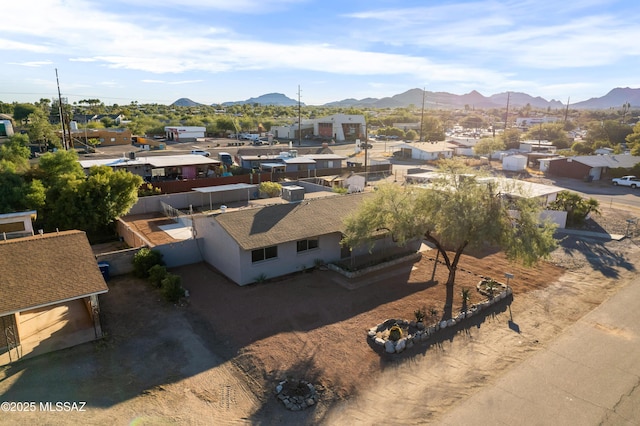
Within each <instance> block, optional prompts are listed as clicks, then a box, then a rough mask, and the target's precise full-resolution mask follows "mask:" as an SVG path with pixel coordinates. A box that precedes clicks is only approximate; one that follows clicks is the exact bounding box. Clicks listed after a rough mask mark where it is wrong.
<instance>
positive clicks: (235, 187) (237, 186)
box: [193, 183, 258, 210]
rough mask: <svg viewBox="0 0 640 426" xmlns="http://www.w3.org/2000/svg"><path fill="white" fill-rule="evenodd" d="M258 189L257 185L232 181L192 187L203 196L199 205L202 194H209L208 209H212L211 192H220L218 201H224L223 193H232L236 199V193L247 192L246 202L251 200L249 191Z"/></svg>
mask: <svg viewBox="0 0 640 426" xmlns="http://www.w3.org/2000/svg"><path fill="white" fill-rule="evenodd" d="M257 189H258V185H252V184H249V183H232V184H229V185H218V186H205V187H203V188H193V190H194V191H197V192H200V193H201V194H202V197H203V201H202V203H201V205H203V206H204V194H209V210H213V198H212V195H211V194H214V193H217V194H220V202H221V203H224V195H225V194H229V193H233V194H236V196H235V197H233V199H234V200H237V199H238V196H237V193H238V192H240V191H246V192H247V203H248V202H249V200H251V192H252V190H253V192H255V191H256V190H257Z"/></svg>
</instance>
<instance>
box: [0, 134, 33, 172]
mask: <svg viewBox="0 0 640 426" xmlns="http://www.w3.org/2000/svg"><path fill="white" fill-rule="evenodd" d="M30 155H31V150H30V149H29V137H28V136H27V135H21V134H15V135H13V136H11V137H10V138H9V139H7V141H6V142H5V143H4V144H2V146H0V160H5V161H8V162H11V163H13V164H14V166H15V169H16V170H17V171H19V172H23V171H25V170H27V169H28V168H29V157H30Z"/></svg>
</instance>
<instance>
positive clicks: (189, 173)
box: [79, 152, 221, 181]
mask: <svg viewBox="0 0 640 426" xmlns="http://www.w3.org/2000/svg"><path fill="white" fill-rule="evenodd" d="M79 162H80V165H81V166H82V168H83V169H84V171H85V173H89V169H90V168H91V167H93V166H109V167H111V168H112V169H114V170H121V169H124V170H127V171H129V172H131V173H133V174H135V175H138V176H142V178H143V179H145V180H147V181H153V180H176V179H178V180H181V179H195V178H197V177H207V176H210V175H212V174H213V173H214V172H215V170H216V169H217V168H218V167H219V166H220V164H221V162H220V161H219V160H214V159H212V158H209V157H205V156H204V155H197V154H184V155H151V156H139V155H137V154H136V153H134V152H131V153H130V155H129V156H128V157H119V158H104V159H96V160H80V161H79Z"/></svg>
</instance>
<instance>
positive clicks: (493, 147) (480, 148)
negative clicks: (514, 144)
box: [473, 138, 505, 155]
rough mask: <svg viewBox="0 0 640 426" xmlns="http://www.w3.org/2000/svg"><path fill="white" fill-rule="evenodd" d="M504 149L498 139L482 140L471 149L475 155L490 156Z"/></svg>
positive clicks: (502, 143)
mask: <svg viewBox="0 0 640 426" xmlns="http://www.w3.org/2000/svg"><path fill="white" fill-rule="evenodd" d="M504 149H505V145H504V142H503V141H502V140H500V139H499V138H482V139H480V140H479V141H478V143H476V144H475V145H474V147H473V152H475V153H476V155H491V154H492V153H494V152H496V151H502V150H504Z"/></svg>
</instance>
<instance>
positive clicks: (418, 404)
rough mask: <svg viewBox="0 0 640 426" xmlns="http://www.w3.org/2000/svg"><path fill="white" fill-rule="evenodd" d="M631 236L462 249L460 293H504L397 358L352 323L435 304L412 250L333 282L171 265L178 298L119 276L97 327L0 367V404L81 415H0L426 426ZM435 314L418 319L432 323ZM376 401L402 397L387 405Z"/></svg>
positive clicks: (560, 312) (312, 274)
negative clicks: (99, 335)
mask: <svg viewBox="0 0 640 426" xmlns="http://www.w3.org/2000/svg"><path fill="white" fill-rule="evenodd" d="M602 211H603V215H602V216H601V217H595V218H594V219H592V220H590V221H589V224H588V225H589V226H590V229H600V230H607V231H609V232H612V233H624V230H625V229H624V227H625V218H626V217H627V216H628V214H627V213H626V212H624V211H621V210H616V209H612V208H603V209H602ZM637 261H638V248H637V246H636V244H635V242H634V239H633V238H624V239H622V240H620V241H604V240H597V239H585V238H580V237H575V236H566V237H565V238H564V239H562V240H561V241H560V245H559V247H558V249H557V250H556V251H555V252H554V253H553V255H552V257H551V258H550V259H548V260H547V261H545V262H542V263H540V264H539V265H537V266H535V267H533V268H524V267H522V266H520V265H517V264H512V263H510V262H509V261H507V260H506V259H505V258H504V256H503V255H502V254H501V253H497V252H493V251H491V250H486V251H485V252H482V253H471V252H469V253H468V254H466V255H464V256H463V259H462V260H461V261H460V268H459V270H458V272H457V279H456V300H455V304H454V312H457V311H459V309H460V307H461V303H462V300H461V297H460V292H461V290H462V289H463V288H468V289H471V291H470V292H469V294H470V296H471V299H470V301H469V304H475V303H478V302H480V301H481V300H482V299H483V298H484V296H483V295H481V294H480V293H478V292H477V291H476V285H477V284H478V282H479V281H480V280H481V279H482V277H491V278H494V279H495V280H497V281H500V282H505V280H506V279H505V274H506V273H509V274H512V276H513V278H511V279H510V282H509V286H510V287H511V288H512V290H513V297H509V298H505V299H503V300H501V301H499V302H497V303H495V304H494V305H492V307H491V308H488V309H486V310H484V311H483V313H482V314H481V315H480V314H479V315H475V316H473V317H472V318H468V319H467V320H465V321H463V322H462V323H461V324H459V325H457V326H454V327H451V328H448V329H444V330H440V332H439V333H438V334H437V335H434V336H432V337H431V338H430V339H427V340H426V341H421V342H417V343H416V344H414V345H413V347H411V348H408V349H406V350H405V351H403V352H402V353H399V354H397V353H396V354H388V353H385V351H384V349H382V350H381V348H380V347H378V346H377V345H375V344H374V343H372V340H371V339H369V338H368V337H367V331H368V330H369V329H370V328H372V327H374V326H376V325H377V324H380V323H381V322H383V321H385V320H386V319H389V318H402V319H406V320H409V321H411V320H415V317H414V312H415V311H416V310H418V309H424V310H425V311H426V312H427V318H425V322H428V321H430V320H431V315H430V313H431V312H432V311H438V312H440V313H441V312H442V306H443V303H444V295H445V287H444V282H445V281H446V276H447V270H446V268H445V267H444V265H440V264H437V263H436V262H435V251H433V250H428V249H427V250H425V251H423V252H422V256H421V258H420V259H419V260H418V261H415V262H414V261H407V262H402V263H399V264H397V265H395V266H393V267H390V268H387V269H384V270H382V271H378V272H375V273H370V274H366V275H364V276H362V277H359V278H352V279H347V278H345V277H344V276H342V275H340V274H338V273H337V272H334V271H331V270H327V269H325V268H319V269H316V270H313V271H308V272H304V273H298V274H295V275H293V276H289V277H286V278H282V279H279V280H274V281H268V282H265V283H260V284H255V285H251V286H247V287H239V286H237V285H235V284H233V283H231V282H229V281H228V280H226V279H225V278H224V277H222V276H221V275H220V274H218V273H217V272H216V271H214V270H212V269H211V268H210V267H208V266H207V265H206V264H196V265H190V266H185V267H181V268H175V269H174V270H173V271H172V272H173V273H176V274H179V275H180V276H181V277H182V281H183V285H184V286H185V288H187V290H188V291H189V297H188V299H186V300H185V302H184V303H180V304H178V305H172V304H168V303H166V302H164V301H162V299H161V297H160V296H159V294H158V293H157V290H156V289H153V288H152V287H151V286H150V285H149V284H148V283H146V282H144V281H141V280H139V279H137V278H134V277H132V276H120V277H114V278H112V279H111V280H110V281H109V293H107V294H106V295H104V296H102V297H101V303H102V305H101V307H102V318H103V327H104V330H105V331H106V337H105V338H104V339H103V340H101V341H98V342H95V343H91V344H85V345H81V346H77V347H74V348H70V349H67V350H63V351H60V352H56V353H51V354H48V355H44V356H41V357H38V358H34V359H27V360H23V361H21V362H18V363H15V364H14V365H11V366H8V367H6V368H4V369H3V370H0V394H2V395H3V396H2V399H3V400H6V401H86V407H85V411H83V412H55V413H53V412H21V413H15V412H14V413H6V414H4V415H3V421H10V422H11V423H12V424H33V423H35V422H37V423H43V422H44V423H48V424H77V423H78V422H82V423H83V424H105V423H108V422H110V423H113V424H124V423H127V424H129V423H130V424H242V423H246V424H332V425H333V424H378V423H382V422H385V423H392V424H412V423H413V424H415V423H422V424H424V423H434V424H437V422H438V418H439V417H440V416H442V415H443V414H444V413H446V412H447V411H448V410H450V409H451V408H452V407H454V406H456V405H457V404H460V403H462V402H463V401H464V400H465V398H466V397H468V396H470V395H472V394H474V393H476V392H481V391H482V388H483V386H487V385H490V384H491V383H492V382H494V381H495V380H496V379H497V378H499V377H500V376H501V374H502V373H503V372H505V371H507V370H509V369H512V368H517V366H518V363H519V362H520V361H522V360H524V359H526V358H527V357H529V356H531V355H532V354H533V353H535V352H536V351H539V350H541V349H543V348H545V347H546V346H547V345H548V344H549V343H550V342H552V341H553V339H554V338H555V337H557V336H558V335H560V334H561V333H562V332H563V330H565V329H566V328H567V327H569V326H570V325H571V324H572V323H573V322H575V321H576V320H577V319H579V318H580V317H582V316H583V315H584V314H586V313H587V312H589V311H590V310H592V309H593V308H595V307H596V306H598V305H599V304H600V303H601V302H602V301H604V300H606V299H607V298H608V297H609V296H610V295H612V294H614V293H615V292H616V291H617V290H618V289H620V288H621V287H622V286H624V285H625V284H626V283H628V282H629V280H630V279H631V278H632V277H633V275H634V273H635V270H636V267H635V265H636V264H637ZM435 318H436V316H433V320H434V321H435ZM298 380H303V381H305V383H310V384H312V385H313V386H314V390H315V392H317V400H314V401H313V404H310V405H309V406H308V407H307V408H306V409H304V410H296V411H292V410H290V409H287V408H286V407H285V406H284V404H282V402H281V401H280V400H279V399H278V398H277V396H276V393H277V391H276V388H277V386H278V385H279V384H281V383H282V382H283V381H292V382H294V383H298V382H297V381H298ZM389 407H401V408H400V409H394V410H390V409H389Z"/></svg>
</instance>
